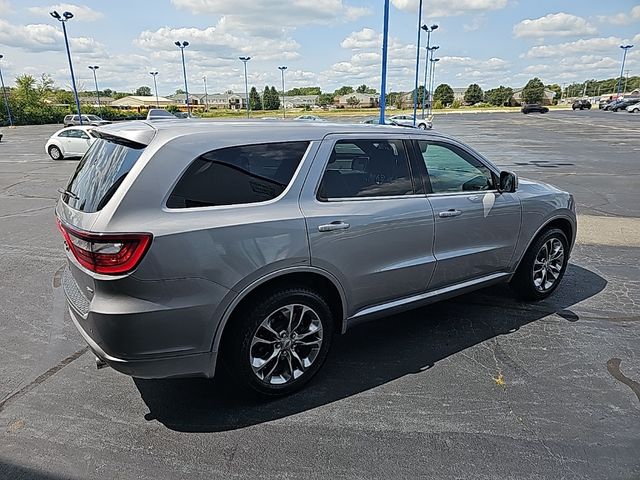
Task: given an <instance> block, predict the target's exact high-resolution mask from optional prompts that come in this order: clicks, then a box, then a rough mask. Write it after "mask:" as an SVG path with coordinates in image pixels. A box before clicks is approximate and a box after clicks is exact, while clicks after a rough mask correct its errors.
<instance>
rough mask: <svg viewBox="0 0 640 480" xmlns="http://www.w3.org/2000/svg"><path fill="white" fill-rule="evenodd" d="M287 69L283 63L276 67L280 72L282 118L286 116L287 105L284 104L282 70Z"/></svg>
mask: <svg viewBox="0 0 640 480" xmlns="http://www.w3.org/2000/svg"><path fill="white" fill-rule="evenodd" d="M286 69H287V67H285V66H284V65H283V66H282V67H278V70H280V73H281V74H282V118H285V117H286V116H287V107H286V105H285V104H284V71H285V70H286Z"/></svg>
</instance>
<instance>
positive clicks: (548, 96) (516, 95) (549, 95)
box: [509, 87, 556, 107]
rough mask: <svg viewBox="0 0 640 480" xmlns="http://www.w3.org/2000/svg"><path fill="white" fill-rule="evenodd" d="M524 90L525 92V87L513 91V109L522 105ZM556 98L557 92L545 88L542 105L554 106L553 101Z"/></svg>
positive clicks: (511, 101) (510, 101)
mask: <svg viewBox="0 0 640 480" xmlns="http://www.w3.org/2000/svg"><path fill="white" fill-rule="evenodd" d="M523 90H524V87H521V88H514V89H513V95H511V98H510V99H509V105H511V106H512V107H517V106H520V105H522V103H523V101H522V91H523ZM555 96H556V92H554V91H553V90H549V89H548V88H545V89H544V96H543V97H542V101H541V102H540V103H541V104H542V105H551V104H553V99H554V98H555Z"/></svg>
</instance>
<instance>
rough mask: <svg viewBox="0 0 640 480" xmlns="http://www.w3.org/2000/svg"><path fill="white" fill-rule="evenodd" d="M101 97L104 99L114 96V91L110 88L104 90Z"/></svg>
mask: <svg viewBox="0 0 640 480" xmlns="http://www.w3.org/2000/svg"><path fill="white" fill-rule="evenodd" d="M101 95H102V96H104V97H110V96H111V95H113V90H111V89H110V88H105V89H104V90H102V92H101Z"/></svg>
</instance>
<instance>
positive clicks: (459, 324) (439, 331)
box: [134, 264, 607, 432]
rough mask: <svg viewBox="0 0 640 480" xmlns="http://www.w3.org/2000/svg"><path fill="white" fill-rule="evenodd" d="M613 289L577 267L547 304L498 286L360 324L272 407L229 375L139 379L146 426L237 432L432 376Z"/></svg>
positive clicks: (572, 319) (569, 313) (568, 313)
mask: <svg viewBox="0 0 640 480" xmlns="http://www.w3.org/2000/svg"><path fill="white" fill-rule="evenodd" d="M606 285H607V281H606V280H605V279H604V278H602V277H600V276H599V275H597V274H595V273H593V272H591V271H589V270H587V269H585V268H582V267H579V266H577V265H574V264H571V265H569V267H568V268H567V271H566V274H565V277H564V279H563V281H562V284H561V285H560V286H559V288H558V289H557V290H556V292H554V294H553V295H551V296H550V297H549V298H547V299H546V300H544V301H541V302H537V303H522V302H519V301H517V300H515V299H514V298H513V295H512V293H511V292H510V290H509V287H508V286H506V285H499V286H495V287H491V288H488V289H485V290H481V291H478V292H474V293H470V294H467V295H463V296H460V297H457V298H455V299H451V300H447V301H443V302H439V303H435V304H432V305H429V306H427V307H423V308H419V309H416V310H413V311H409V312H405V313H402V314H399V315H394V316H390V317H387V318H383V319H380V320H376V321H372V322H369V323H365V324H361V325H358V326H355V327H354V328H352V329H350V330H349V331H348V332H347V333H346V334H345V335H341V336H338V337H336V339H335V342H334V344H333V346H332V351H331V353H330V354H329V358H328V359H327V362H326V364H325V365H324V367H323V368H322V369H321V371H320V372H319V373H318V375H317V376H316V378H315V379H314V380H313V381H312V382H311V383H309V384H308V385H307V386H306V387H305V388H304V389H303V390H302V391H300V392H298V393H296V394H294V395H291V396H288V397H285V398H279V399H274V400H264V399H255V398H253V399H252V398H246V397H243V396H241V395H239V394H238V393H236V391H235V390H234V388H233V386H232V385H230V382H229V381H228V380H227V379H226V378H225V376H224V375H222V376H220V375H219V376H218V377H221V378H218V377H217V378H216V379H215V380H213V381H211V380H206V379H167V380H142V379H134V382H135V385H136V387H137V388H138V390H139V391H140V395H141V397H142V400H143V401H144V402H145V403H146V405H147V406H148V407H149V413H148V414H147V415H146V416H145V418H146V419H147V420H157V421H159V422H161V423H162V424H164V425H165V426H166V427H168V428H170V429H172V430H177V431H182V432H216V431H227V430H235V429H239V428H243V427H247V426H251V425H256V424H260V423H263V422H268V421H271V420H275V419H279V418H283V417H287V416H289V415H294V414H296V413H300V412H303V411H306V410H310V409H312V408H315V407H318V406H321V405H325V404H328V403H331V402H335V401H336V400H340V399H343V398H346V397H350V396H352V395H355V394H358V393H360V392H363V391H366V390H369V389H372V388H375V387H377V386H379V385H383V384H385V383H388V382H390V381H393V380H395V379H398V378H400V377H403V376H405V375H410V374H414V373H419V372H422V371H425V370H428V369H429V368H431V367H432V366H433V365H435V364H436V363H437V362H438V361H440V360H443V359H445V358H447V357H449V356H450V355H453V354H455V353H458V352H460V351H463V350H465V349H466V348H469V347H471V346H473V345H477V344H479V343H481V342H484V341H486V340H488V339H491V338H494V337H497V336H499V335H509V334H510V333H513V332H515V331H517V330H518V329H519V328H520V327H522V326H523V325H527V324H529V323H531V322H535V321H537V320H540V319H541V318H544V317H546V316H548V315H552V314H557V315H558V316H560V317H562V318H563V319H564V320H565V321H570V322H575V321H578V320H579V317H578V315H576V314H575V313H574V312H572V311H571V310H570V307H571V306H572V305H575V304H577V303H579V302H581V301H583V300H585V299H587V298H590V297H592V296H594V295H596V294H597V293H599V292H601V291H602V290H603V289H604V288H605V286H606Z"/></svg>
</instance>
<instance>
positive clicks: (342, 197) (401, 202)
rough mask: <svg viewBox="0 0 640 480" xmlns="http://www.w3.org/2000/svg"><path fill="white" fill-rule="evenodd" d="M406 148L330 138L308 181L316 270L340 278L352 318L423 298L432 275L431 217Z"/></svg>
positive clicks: (306, 208) (305, 207) (381, 140)
mask: <svg viewBox="0 0 640 480" xmlns="http://www.w3.org/2000/svg"><path fill="white" fill-rule="evenodd" d="M407 147H411V145H410V143H408V142H405V141H403V140H399V139H398V138H397V137H393V138H392V137H387V136H385V135H377V136H370V135H359V136H351V135H343V136H328V137H327V138H325V140H323V142H322V145H321V146H320V149H319V150H318V153H317V155H316V158H315V161H314V165H313V166H312V168H311V171H310V173H309V175H308V177H307V178H308V180H307V182H306V184H305V187H304V189H303V192H302V196H301V208H302V211H303V214H304V216H305V218H306V222H307V232H308V237H309V246H310V253H311V264H312V265H314V266H316V267H319V268H322V269H324V270H326V271H329V272H330V273H332V274H333V275H334V276H335V277H337V278H338V279H339V281H340V282H341V284H342V286H343V288H344V290H345V293H346V295H347V297H348V305H349V307H350V311H348V312H345V314H346V315H347V316H352V315H353V314H355V313H356V312H357V311H359V310H362V309H363V308H365V307H368V306H374V305H379V304H383V303H385V302H387V301H390V300H392V299H397V298H401V297H409V296H411V295H414V294H419V293H421V292H423V291H424V289H425V288H426V286H427V284H428V282H429V278H430V277H431V274H432V273H433V269H434V257H433V252H432V245H433V228H434V225H433V212H432V210H431V206H430V204H429V202H428V200H427V198H426V196H425V194H424V191H423V186H422V182H421V181H420V178H417V180H418V181H417V182H416V181H415V180H416V179H415V178H414V176H413V175H412V170H411V168H410V166H409V156H408V154H407ZM320 179H321V181H320Z"/></svg>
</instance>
